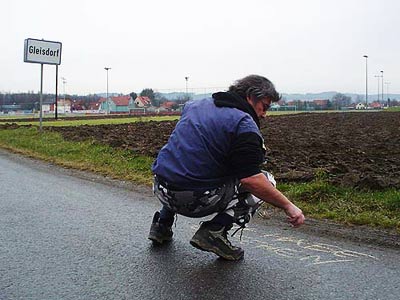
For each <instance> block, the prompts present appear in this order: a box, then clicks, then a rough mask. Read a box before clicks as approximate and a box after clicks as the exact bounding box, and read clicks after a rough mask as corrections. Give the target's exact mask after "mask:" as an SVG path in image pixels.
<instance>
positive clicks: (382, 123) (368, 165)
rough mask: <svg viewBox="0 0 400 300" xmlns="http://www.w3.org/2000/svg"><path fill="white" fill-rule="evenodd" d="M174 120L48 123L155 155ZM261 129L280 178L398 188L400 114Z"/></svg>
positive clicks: (317, 119) (344, 116) (289, 122)
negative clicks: (73, 124) (323, 178)
mask: <svg viewBox="0 0 400 300" xmlns="http://www.w3.org/2000/svg"><path fill="white" fill-rule="evenodd" d="M175 124H176V121H163V122H154V121H150V122H138V123H130V124H123V125H99V126H79V127H52V128H49V130H54V131H58V132H60V133H61V134H62V135H63V136H64V138H65V139H68V140H74V141H81V140H86V139H95V140H97V141H99V142H100V143H104V144H108V145H111V146H112V147H117V148H123V149H129V150H132V151H133V152H135V153H140V154H144V155H149V156H153V157H155V156H156V155H157V153H158V151H159V150H160V148H161V147H162V146H163V145H164V144H165V143H166V142H167V140H168V137H169V135H170V134H171V132H172V130H173V128H174V126H175ZM261 131H262V133H263V135H264V138H265V144H266V145H267V148H268V151H267V159H268V162H267V163H266V165H265V169H267V170H269V171H271V172H272V173H273V174H274V175H275V177H276V178H277V179H278V180H281V181H286V182H294V181H296V182H305V181H310V180H312V179H313V178H315V177H316V176H327V177H328V178H329V180H330V181H331V182H333V183H334V184H337V185H342V186H350V187H358V188H367V189H383V188H388V187H395V188H400V113H398V112H393V113H392V112H363V113H355V112H351V113H311V114H296V115H282V116H273V117H268V118H267V119H266V120H264V121H263V122H262V127H261Z"/></svg>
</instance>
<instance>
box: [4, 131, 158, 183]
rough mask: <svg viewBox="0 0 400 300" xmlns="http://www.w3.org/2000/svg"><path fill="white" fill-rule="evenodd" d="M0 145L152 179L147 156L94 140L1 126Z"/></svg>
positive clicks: (121, 176) (125, 176)
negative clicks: (73, 138)
mask: <svg viewBox="0 0 400 300" xmlns="http://www.w3.org/2000/svg"><path fill="white" fill-rule="evenodd" d="M0 147H2V148H5V149H9V150H12V151H14V152H17V153H21V154H24V155H28V156H30V157H34V158H38V159H42V160H45V161H50V162H52V163H55V164H57V165H61V166H64V167H69V168H74V169H79V170H86V171H92V172H96V173H100V174H103V175H106V176H109V177H112V178H116V179H123V180H130V181H135V182H138V183H141V184H150V182H151V177H152V175H151V171H150V166H151V163H152V161H153V159H152V158H150V157H145V156H139V155H135V154H134V153H132V152H130V151H127V150H118V149H114V148H112V147H109V146H105V145H99V144H98V143H95V142H94V141H85V142H68V141H65V140H64V139H63V138H62V137H61V135H60V134H58V133H54V132H43V133H39V131H38V129H37V128H36V127H30V128H29V127H20V128H18V129H7V130H0Z"/></svg>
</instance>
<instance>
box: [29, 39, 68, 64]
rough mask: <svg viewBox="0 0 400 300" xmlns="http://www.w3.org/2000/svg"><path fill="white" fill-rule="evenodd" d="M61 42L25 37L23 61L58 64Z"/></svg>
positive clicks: (59, 61) (59, 62)
mask: <svg viewBox="0 0 400 300" xmlns="http://www.w3.org/2000/svg"><path fill="white" fill-rule="evenodd" d="M61 46H62V45H61V43H60V42H52V41H45V40H37V39H26V40H25V44H24V62H28V63H38V64H48V65H59V64H61Z"/></svg>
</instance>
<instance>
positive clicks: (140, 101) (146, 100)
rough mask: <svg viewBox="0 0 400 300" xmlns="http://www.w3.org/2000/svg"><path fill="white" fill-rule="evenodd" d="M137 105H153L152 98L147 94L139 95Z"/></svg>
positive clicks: (136, 100) (140, 106)
mask: <svg viewBox="0 0 400 300" xmlns="http://www.w3.org/2000/svg"><path fill="white" fill-rule="evenodd" d="M135 105H136V107H139V108H144V107H149V106H151V101H150V98H149V97H146V96H137V98H136V99H135Z"/></svg>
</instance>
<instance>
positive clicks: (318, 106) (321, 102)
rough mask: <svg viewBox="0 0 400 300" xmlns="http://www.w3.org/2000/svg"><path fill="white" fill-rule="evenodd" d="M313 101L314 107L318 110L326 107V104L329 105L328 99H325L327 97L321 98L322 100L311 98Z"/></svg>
mask: <svg viewBox="0 0 400 300" xmlns="http://www.w3.org/2000/svg"><path fill="white" fill-rule="evenodd" d="M313 103H314V107H315V109H318V110H324V109H328V106H329V100H327V99H323V100H320V99H316V100H313Z"/></svg>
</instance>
